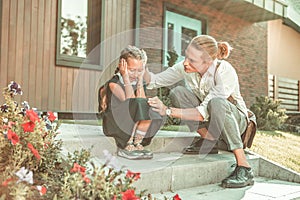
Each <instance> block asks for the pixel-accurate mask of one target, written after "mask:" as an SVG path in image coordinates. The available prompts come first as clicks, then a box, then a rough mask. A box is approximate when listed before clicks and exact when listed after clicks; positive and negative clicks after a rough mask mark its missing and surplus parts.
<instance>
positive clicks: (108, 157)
mask: <svg viewBox="0 0 300 200" xmlns="http://www.w3.org/2000/svg"><path fill="white" fill-rule="evenodd" d="M103 154H104V156H105V164H107V166H111V167H112V168H114V169H115V170H118V171H119V170H121V168H122V166H121V165H120V163H119V162H118V159H117V158H116V157H115V156H112V154H111V153H110V152H109V151H108V150H103Z"/></svg>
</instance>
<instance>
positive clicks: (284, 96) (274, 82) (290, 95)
mask: <svg viewBox="0 0 300 200" xmlns="http://www.w3.org/2000/svg"><path fill="white" fill-rule="evenodd" d="M299 82H300V81H298V80H295V79H290V78H283V77H277V76H273V75H269V97H272V98H274V99H280V100H281V101H282V102H281V106H282V107H283V108H285V109H286V110H287V111H296V112H297V111H300V109H299V105H300V101H299V100H300V93H299Z"/></svg>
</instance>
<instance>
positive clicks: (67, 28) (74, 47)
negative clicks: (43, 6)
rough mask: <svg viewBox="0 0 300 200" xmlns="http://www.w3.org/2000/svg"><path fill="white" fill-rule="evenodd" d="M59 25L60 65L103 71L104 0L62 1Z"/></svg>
mask: <svg viewBox="0 0 300 200" xmlns="http://www.w3.org/2000/svg"><path fill="white" fill-rule="evenodd" d="M57 25H58V28H57V50H56V51H57V52H56V64H57V65H63V66H71V67H80V66H82V63H83V62H84V63H85V67H87V68H91V69H100V66H99V65H100V64H99V61H100V49H99V48H97V45H99V44H100V41H101V0H77V1H76V3H75V1H73V0H59V9H58V23H57ZM91 54H93V56H91ZM89 57H91V58H92V59H88V58H89Z"/></svg>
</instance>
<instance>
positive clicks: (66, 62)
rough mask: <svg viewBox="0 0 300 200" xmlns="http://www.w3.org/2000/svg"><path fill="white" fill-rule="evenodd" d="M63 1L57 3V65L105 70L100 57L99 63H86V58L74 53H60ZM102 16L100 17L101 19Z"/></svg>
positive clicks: (102, 6)
mask: <svg viewBox="0 0 300 200" xmlns="http://www.w3.org/2000/svg"><path fill="white" fill-rule="evenodd" d="M62 1H63V0H58V5H57V22H56V25H57V32H56V59H55V63H56V66H65V67H73V68H84V69H92V70H103V66H102V65H101V64H100V59H99V64H90V63H85V62H84V61H85V59H86V58H82V57H79V56H74V55H64V54H61V53H60V47H61V25H60V24H61V12H62ZM103 3H104V1H102V0H101V8H100V10H101V18H103V8H104V5H103ZM101 18H100V19H99V20H100V21H101ZM102 30H103V29H102V22H101V27H100V35H99V37H100V41H102V37H103V34H102ZM100 56H101V49H100V55H99V57H100Z"/></svg>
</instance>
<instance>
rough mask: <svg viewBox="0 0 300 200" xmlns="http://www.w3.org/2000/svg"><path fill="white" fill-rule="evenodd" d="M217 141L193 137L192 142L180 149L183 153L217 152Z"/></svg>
mask: <svg viewBox="0 0 300 200" xmlns="http://www.w3.org/2000/svg"><path fill="white" fill-rule="evenodd" d="M218 152H219V151H218V143H217V141H212V140H206V139H203V138H195V139H194V141H193V142H192V144H191V145H190V146H188V147H185V148H184V149H183V151H182V153H183V154H193V155H196V154H218Z"/></svg>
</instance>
